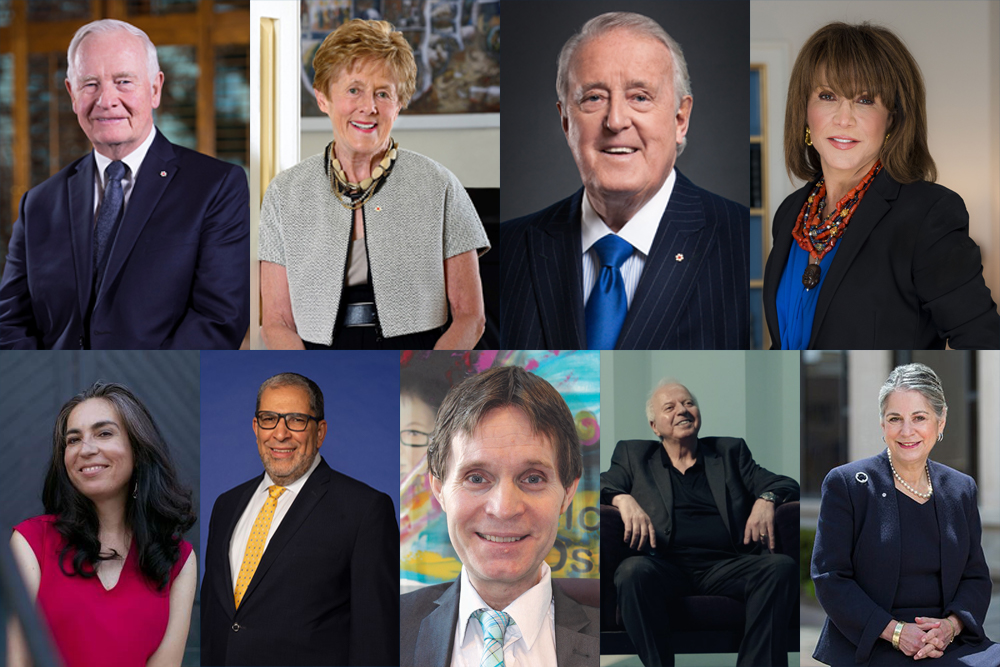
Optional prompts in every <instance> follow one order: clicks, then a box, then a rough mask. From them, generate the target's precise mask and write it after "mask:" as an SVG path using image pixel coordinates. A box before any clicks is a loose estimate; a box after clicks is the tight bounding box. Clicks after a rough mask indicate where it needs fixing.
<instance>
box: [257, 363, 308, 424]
mask: <svg viewBox="0 0 1000 667" xmlns="http://www.w3.org/2000/svg"><path fill="white" fill-rule="evenodd" d="M277 387H298V388H299V389H304V390H305V392H306V393H307V394H309V409H310V410H312V411H313V416H314V417H316V419H323V418H324V412H323V411H324V410H325V405H324V404H323V390H322V389H320V388H319V385H318V384H316V383H315V382H313V381H312V380H310V379H309V378H307V377H306V376H305V375H299V374H298V373H278V374H277V375H272V376H271V377H269V378H267V379H266V380H264V381H263V382H262V383H261V385H260V389H258V390H257V405H256V406H255V407H254V414H256V413H258V412H260V399H261V396H263V395H264V391H265V390H267V389H274V388H277Z"/></svg>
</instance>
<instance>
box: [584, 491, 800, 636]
mask: <svg viewBox="0 0 1000 667" xmlns="http://www.w3.org/2000/svg"><path fill="white" fill-rule="evenodd" d="M774 542H775V544H774V546H775V549H774V551H775V553H781V554H786V555H788V556H791V557H792V558H794V559H795V562H796V563H798V562H799V503H798V502H791V503H786V504H784V505H781V506H779V507H778V509H777V511H776V512H775V513H774ZM637 555H639V552H638V551H635V550H633V549H630V548H629V547H628V545H626V544H625V525H624V524H623V523H622V517H621V513H620V512H619V511H618V508H617V507H612V506H611V505H601V653H602V654H604V655H628V654H634V653H635V652H636V651H635V646H634V645H633V644H632V640H631V639H629V636H628V634H626V632H625V627H624V625H622V616H621V610H620V609H619V608H618V591H617V589H616V588H615V576H614V575H615V570H617V569H618V566H619V565H620V564H621V562H622V561H623V560H625V559H626V558H628V557H629V556H637ZM664 612H665V614H664V617H663V632H671V633H673V645H674V647H675V653H677V654H681V653H736V652H738V651H739V649H740V641H741V640H742V639H743V628H744V627H745V618H746V614H745V609H744V606H743V603H742V602H738V601H736V600H733V599H732V598H727V597H721V596H716V595H693V596H690V597H685V598H681V600H680V602H679V603H678V604H677V606H676V608H674V609H664ZM798 650H799V614H798V609H796V611H795V613H794V614H792V618H791V619H789V634H788V651H789V652H795V651H798Z"/></svg>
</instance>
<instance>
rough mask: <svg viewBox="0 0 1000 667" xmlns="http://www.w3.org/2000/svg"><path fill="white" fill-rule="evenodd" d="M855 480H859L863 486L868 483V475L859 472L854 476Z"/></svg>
mask: <svg viewBox="0 0 1000 667" xmlns="http://www.w3.org/2000/svg"><path fill="white" fill-rule="evenodd" d="M854 479H856V480H858V482H860V483H861V484H867V483H868V475H867V474H865V473H863V472H859V473H858V474H856V475H855V476H854Z"/></svg>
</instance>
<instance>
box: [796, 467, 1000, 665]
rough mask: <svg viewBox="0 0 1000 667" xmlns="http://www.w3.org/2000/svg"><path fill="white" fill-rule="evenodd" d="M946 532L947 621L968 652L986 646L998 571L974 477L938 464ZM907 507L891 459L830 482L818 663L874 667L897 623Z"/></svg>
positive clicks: (939, 508)
mask: <svg viewBox="0 0 1000 667" xmlns="http://www.w3.org/2000/svg"><path fill="white" fill-rule="evenodd" d="M930 470H931V481H932V483H933V485H934V501H935V508H936V512H937V520H938V526H939V527H940V532H941V588H942V592H943V599H944V600H945V607H944V613H945V614H946V615H947V614H951V613H954V614H956V615H957V616H958V617H959V618H960V619H962V623H963V625H965V629H964V630H963V631H962V635H961V636H962V638H963V639H964V640H965V642H966V643H967V644H980V643H982V642H984V641H986V637H985V635H984V634H983V621H984V620H985V618H986V609H987V607H989V604H990V587H991V584H990V571H989V568H988V567H987V565H986V559H985V558H984V556H983V546H982V537H983V528H982V524H981V523H980V519H979V507H978V506H977V503H976V483H975V481H973V479H972V478H971V477H969V476H968V475H965V474H963V473H960V472H958V471H957V470H953V469H951V468H949V467H947V466H944V465H941V464H940V463H936V462H934V461H930ZM900 549H901V547H900V526H899V506H898V504H897V501H896V487H895V485H894V484H893V481H892V472H891V470H890V468H889V459H888V457H887V456H886V454H885V452H884V451H883V452H882V453H881V454H879V455H878V456H873V457H871V458H868V459H863V460H861V461H855V462H854V463H848V464H847V465H843V466H840V467H838V468H834V469H833V470H831V471H830V472H829V474H827V476H826V479H824V480H823V496H822V500H821V502H820V508H819V524H818V526H817V530H816V543H815V546H814V547H813V556H812V569H811V574H812V579H813V582H814V583H815V584H816V598H817V599H818V600H819V602H820V604H822V605H823V609H824V610H825V611H826V613H827V620H826V623H825V624H824V625H823V631H822V633H820V637H819V642H818V643H817V645H816V652H815V653H814V654H813V657H814V658H816V659H817V660H821V661H823V662H825V663H827V664H832V665H854V664H862V665H865V664H868V660H869V659H870V657H871V653H872V649H873V647H874V646H875V642H876V641H878V640H879V635H880V634H881V633H882V630H884V629H885V626H886V625H887V624H888V623H889V621H890V620H892V616H891V615H890V613H889V610H890V609H892V602H893V600H894V599H895V597H896V589H897V587H898V585H899V562H900Z"/></svg>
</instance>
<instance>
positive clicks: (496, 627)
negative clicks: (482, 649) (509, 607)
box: [472, 609, 514, 644]
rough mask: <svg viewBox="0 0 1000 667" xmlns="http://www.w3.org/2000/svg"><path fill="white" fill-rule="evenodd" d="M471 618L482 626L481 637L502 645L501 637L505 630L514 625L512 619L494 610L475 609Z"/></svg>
mask: <svg viewBox="0 0 1000 667" xmlns="http://www.w3.org/2000/svg"><path fill="white" fill-rule="evenodd" d="M472 615H473V617H475V618H476V620H478V621H479V623H480V625H482V626H483V637H484V638H486V639H493V640H495V641H498V642H500V643H501V644H503V635H504V633H505V632H506V631H507V628H509V627H510V626H512V625H514V619H513V618H511V617H510V615H509V614H506V613H504V612H502V611H496V610H495V609H477V610H476V611H474V612H473V613H472Z"/></svg>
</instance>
